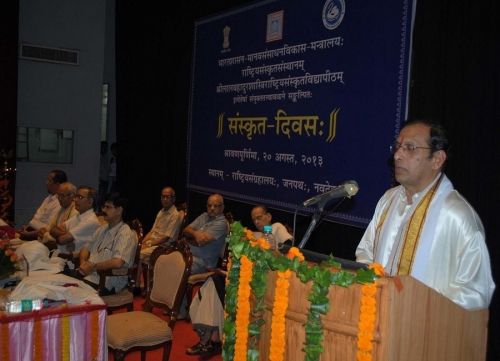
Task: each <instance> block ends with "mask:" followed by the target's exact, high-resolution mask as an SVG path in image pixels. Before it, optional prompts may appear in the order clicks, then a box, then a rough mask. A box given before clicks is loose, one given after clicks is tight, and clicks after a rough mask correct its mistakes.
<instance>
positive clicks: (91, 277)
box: [75, 193, 137, 296]
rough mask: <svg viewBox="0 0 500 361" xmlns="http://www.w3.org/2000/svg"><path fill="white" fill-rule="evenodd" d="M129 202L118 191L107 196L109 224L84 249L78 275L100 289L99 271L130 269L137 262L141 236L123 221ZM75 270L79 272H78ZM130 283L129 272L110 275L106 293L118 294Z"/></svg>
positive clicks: (101, 228) (103, 208)
mask: <svg viewBox="0 0 500 361" xmlns="http://www.w3.org/2000/svg"><path fill="white" fill-rule="evenodd" d="M126 203H127V201H126V200H125V198H122V197H120V195H119V194H117V193H114V194H112V195H110V196H108V197H107V199H106V201H105V202H104V205H103V206H102V210H103V217H104V219H105V220H106V222H107V223H106V224H103V225H101V226H100V227H99V228H98V229H97V231H96V232H95V233H94V235H93V236H92V238H93V239H92V242H90V245H87V246H84V247H83V248H82V249H81V251H80V255H79V256H80V267H79V268H78V270H76V272H78V273H79V274H80V275H79V276H78V275H77V278H79V277H82V278H83V279H84V280H85V281H86V282H87V283H89V284H90V285H91V286H93V287H94V288H96V289H97V287H98V285H99V275H98V273H97V271H104V270H110V269H117V268H130V267H132V265H133V263H134V254H135V249H136V247H137V235H136V233H135V232H134V231H133V230H131V229H130V227H129V226H128V225H127V224H126V223H124V222H123V213H124V211H125V208H126ZM76 272H75V273H76ZM127 286H128V275H124V276H113V277H107V279H106V284H105V288H106V289H105V290H104V293H101V296H104V295H106V294H114V293H118V292H120V291H121V290H123V289H124V288H126V287H127Z"/></svg>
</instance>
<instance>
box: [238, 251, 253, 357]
mask: <svg viewBox="0 0 500 361" xmlns="http://www.w3.org/2000/svg"><path fill="white" fill-rule="evenodd" d="M252 266H253V263H252V261H251V260H249V259H248V257H247V256H242V257H241V269H240V285H239V288H238V303H237V313H236V322H235V325H236V341H235V346H234V361H246V359H247V345H248V323H249V321H250V292H251V289H250V281H251V279H252Z"/></svg>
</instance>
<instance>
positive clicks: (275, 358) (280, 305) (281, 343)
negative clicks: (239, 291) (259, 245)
mask: <svg viewBox="0 0 500 361" xmlns="http://www.w3.org/2000/svg"><path fill="white" fill-rule="evenodd" d="M291 274H292V272H291V271H290V270H286V271H284V272H281V271H278V273H277V278H276V287H275V290H274V304H273V317H272V320H271V344H270V346H269V347H270V349H269V360H271V361H282V360H283V358H284V355H285V314H286V310H287V308H288V289H289V288H290V282H289V278H290V275H291Z"/></svg>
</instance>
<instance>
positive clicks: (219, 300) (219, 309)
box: [186, 204, 293, 357]
mask: <svg viewBox="0 0 500 361" xmlns="http://www.w3.org/2000/svg"><path fill="white" fill-rule="evenodd" d="M251 216H252V221H253V222H254V225H255V227H257V229H258V230H259V231H261V232H262V230H263V229H264V226H267V225H271V221H272V215H271V213H269V211H268V210H267V207H266V206H264V205H260V204H259V205H256V206H255V207H253V208H252V211H251ZM272 228H273V231H272V233H273V235H274V237H275V238H276V241H277V242H278V243H285V242H287V241H292V240H293V237H292V235H291V234H290V233H289V232H288V231H287V230H286V228H285V226H284V225H282V224H281V223H273V224H272ZM260 236H261V234H257V235H256V237H260ZM224 274H225V272H224V271H220V270H218V271H217V273H216V274H214V275H212V276H211V277H209V278H208V279H207V280H206V281H205V283H204V284H203V286H201V288H200V290H199V291H198V292H199V293H198V294H197V295H195V296H194V298H193V302H192V303H191V306H190V307H189V315H190V318H191V323H192V325H193V329H194V330H195V331H196V333H197V335H198V337H199V342H198V343H197V344H196V345H194V346H191V347H189V348H188V349H187V350H186V354H188V355H199V356H202V357H209V356H212V355H215V354H217V353H220V352H221V341H220V335H222V332H223V326H224V295H225V277H224Z"/></svg>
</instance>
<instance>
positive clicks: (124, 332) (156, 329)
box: [106, 311, 172, 351]
mask: <svg viewBox="0 0 500 361" xmlns="http://www.w3.org/2000/svg"><path fill="white" fill-rule="evenodd" d="M106 327H107V329H108V330H109V329H112V330H113V332H112V333H110V332H108V346H109V347H111V348H114V349H119V350H122V351H127V350H129V349H130V348H132V347H138V346H153V345H157V344H160V343H163V342H167V341H170V340H172V329H171V328H170V327H168V325H167V323H166V322H165V321H164V320H162V319H161V318H159V317H157V316H155V315H153V314H152V313H149V312H143V311H132V312H122V313H117V314H115V315H113V317H108V319H107V321H106Z"/></svg>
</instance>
